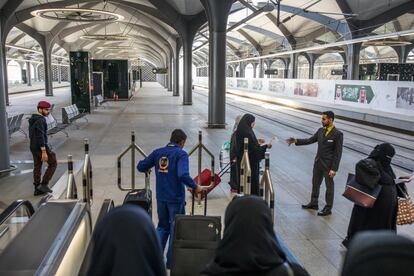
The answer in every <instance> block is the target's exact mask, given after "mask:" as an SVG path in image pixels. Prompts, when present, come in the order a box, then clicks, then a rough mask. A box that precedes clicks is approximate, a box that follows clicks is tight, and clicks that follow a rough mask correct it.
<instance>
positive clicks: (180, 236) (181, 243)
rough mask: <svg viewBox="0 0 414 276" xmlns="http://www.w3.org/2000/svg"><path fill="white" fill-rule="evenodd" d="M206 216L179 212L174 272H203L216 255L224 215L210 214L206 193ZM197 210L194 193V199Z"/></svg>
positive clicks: (187, 275)
mask: <svg viewBox="0 0 414 276" xmlns="http://www.w3.org/2000/svg"><path fill="white" fill-rule="evenodd" d="M204 200H205V206H204V216H202V215H190V216H187V215H177V216H176V217H175V222H174V223H175V224H174V237H173V242H172V262H171V264H172V265H171V276H174V275H176V276H193V275H200V272H201V271H202V270H203V269H204V268H205V267H206V265H207V264H208V263H209V262H210V260H211V259H212V258H213V256H214V251H215V249H216V248H217V246H218V243H219V241H220V240H221V217H219V216H207V215H206V212H207V195H206V196H205V198H204ZM192 214H194V195H193V202H192Z"/></svg>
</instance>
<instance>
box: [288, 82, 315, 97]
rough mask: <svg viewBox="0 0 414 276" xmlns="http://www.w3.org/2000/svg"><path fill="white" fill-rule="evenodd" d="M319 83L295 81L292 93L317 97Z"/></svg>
mask: <svg viewBox="0 0 414 276" xmlns="http://www.w3.org/2000/svg"><path fill="white" fill-rule="evenodd" d="M318 90H319V85H318V84H317V83H312V82H306V83H304V82H295V89H294V90H293V94H295V95H297V96H306V97H318Z"/></svg>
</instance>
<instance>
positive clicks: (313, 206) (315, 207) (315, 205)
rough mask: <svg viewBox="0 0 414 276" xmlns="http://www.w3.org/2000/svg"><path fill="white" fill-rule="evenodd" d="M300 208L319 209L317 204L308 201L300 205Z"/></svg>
mask: <svg viewBox="0 0 414 276" xmlns="http://www.w3.org/2000/svg"><path fill="white" fill-rule="evenodd" d="M302 209H313V210H318V209H319V207H318V205H317V204H312V203H309V204H306V205H302Z"/></svg>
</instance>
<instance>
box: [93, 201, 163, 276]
mask: <svg viewBox="0 0 414 276" xmlns="http://www.w3.org/2000/svg"><path fill="white" fill-rule="evenodd" d="M92 246H93V250H92V256H91V262H90V263H91V266H90V267H89V269H88V273H87V275H88V276H90V275H91V276H92V275H93V276H95V275H96V276H104V275H114V276H115V275H116V276H122V275H135V276H139V275H142V276H165V275H166V271H165V265H164V259H163V255H162V251H161V246H160V242H159V240H158V237H157V234H156V232H155V229H154V226H153V224H152V221H151V218H150V217H149V216H148V214H147V213H145V211H144V210H143V209H142V208H141V207H139V206H134V205H131V204H127V205H123V206H121V207H117V208H115V209H114V210H112V211H110V212H109V213H108V214H107V215H106V216H105V217H104V218H103V219H102V221H100V222H99V223H98V225H97V226H96V228H95V231H94V234H93V237H92Z"/></svg>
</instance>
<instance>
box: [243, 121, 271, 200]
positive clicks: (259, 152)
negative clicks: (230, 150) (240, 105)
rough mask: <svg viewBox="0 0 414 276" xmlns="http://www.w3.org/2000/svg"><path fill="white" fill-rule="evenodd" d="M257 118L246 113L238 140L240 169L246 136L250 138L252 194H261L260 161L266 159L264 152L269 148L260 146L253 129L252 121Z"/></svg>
mask: <svg viewBox="0 0 414 276" xmlns="http://www.w3.org/2000/svg"><path fill="white" fill-rule="evenodd" d="M254 121H255V118H254V116H253V115H251V114H245V115H244V116H243V117H242V118H241V120H240V123H239V125H238V127H237V131H236V142H237V168H238V170H239V171H240V164H241V159H242V157H243V152H244V138H248V139H249V148H248V152H249V161H250V169H251V194H252V195H259V176H260V175H259V174H260V161H261V160H262V159H264V154H265V152H266V149H267V145H263V146H260V145H259V143H258V141H257V139H256V135H255V134H254V132H253V129H252V123H253V122H254Z"/></svg>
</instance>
